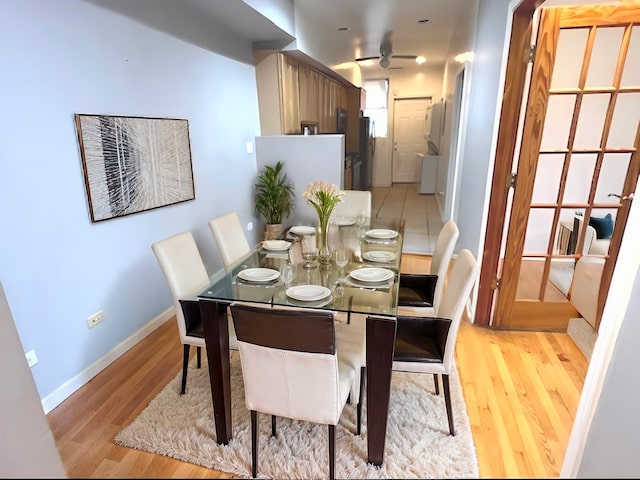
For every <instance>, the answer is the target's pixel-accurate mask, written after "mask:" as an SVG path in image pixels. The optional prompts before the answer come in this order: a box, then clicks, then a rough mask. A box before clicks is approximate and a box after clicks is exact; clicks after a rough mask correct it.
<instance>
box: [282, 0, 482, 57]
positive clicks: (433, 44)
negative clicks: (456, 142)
mask: <svg viewBox="0 0 640 480" xmlns="http://www.w3.org/2000/svg"><path fill="white" fill-rule="evenodd" d="M470 3H471V4H473V3H474V2H470V1H469V0H295V2H294V4H295V6H296V10H297V11H298V12H299V13H301V14H303V15H305V17H306V18H309V19H313V22H314V24H315V26H316V28H317V29H320V30H321V31H323V32H324V34H323V38H325V39H326V41H327V42H328V43H329V44H330V45H331V49H330V52H331V53H330V55H331V58H325V59H324V63H326V64H334V65H335V64H340V63H343V62H353V61H354V60H355V59H356V58H358V57H369V56H377V55H379V54H380V43H381V42H382V39H383V37H384V35H385V32H387V31H391V32H392V34H391V43H392V46H393V53H394V54H396V55H422V56H424V57H426V58H427V62H428V64H434V65H437V64H443V63H444V61H445V58H446V56H447V52H448V49H449V44H450V43H451V39H452V38H453V35H454V33H455V28H456V26H457V23H458V18H460V16H461V9H462V8H464V6H465V4H466V5H467V6H468V5H469V4H470ZM421 19H427V20H428V22H426V23H419V20H421ZM339 27H348V28H349V30H348V31H338V28H339ZM324 51H327V49H324ZM361 66H363V65H362V63H361ZM394 66H396V67H410V66H416V64H415V62H414V61H413V60H399V59H392V60H391V67H394ZM374 68H379V67H378V66H377V64H376V63H374Z"/></svg>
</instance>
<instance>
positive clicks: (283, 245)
mask: <svg viewBox="0 0 640 480" xmlns="http://www.w3.org/2000/svg"><path fill="white" fill-rule="evenodd" d="M290 246H291V242H287V241H286V240H265V241H264V242H262V248H264V249H265V250H275V251H282V250H288V249H289V247H290Z"/></svg>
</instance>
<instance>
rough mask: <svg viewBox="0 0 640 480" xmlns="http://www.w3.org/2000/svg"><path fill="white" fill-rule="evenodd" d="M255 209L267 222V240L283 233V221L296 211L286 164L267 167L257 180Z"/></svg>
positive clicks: (281, 163)
mask: <svg viewBox="0 0 640 480" xmlns="http://www.w3.org/2000/svg"><path fill="white" fill-rule="evenodd" d="M255 187H256V196H255V209H256V212H257V213H259V214H260V215H261V216H262V218H263V219H264V221H265V222H266V232H265V240H273V239H275V238H277V237H278V236H279V235H280V233H281V232H282V221H283V220H284V219H285V218H287V217H288V216H289V214H290V213H291V212H292V211H293V209H294V198H295V193H294V189H293V184H292V183H291V182H290V181H289V178H288V177H287V174H286V172H285V171H284V163H283V162H282V161H281V160H278V161H277V162H276V164H275V165H265V166H264V169H263V170H262V172H261V173H260V174H259V175H258V177H257V179H256V184H255Z"/></svg>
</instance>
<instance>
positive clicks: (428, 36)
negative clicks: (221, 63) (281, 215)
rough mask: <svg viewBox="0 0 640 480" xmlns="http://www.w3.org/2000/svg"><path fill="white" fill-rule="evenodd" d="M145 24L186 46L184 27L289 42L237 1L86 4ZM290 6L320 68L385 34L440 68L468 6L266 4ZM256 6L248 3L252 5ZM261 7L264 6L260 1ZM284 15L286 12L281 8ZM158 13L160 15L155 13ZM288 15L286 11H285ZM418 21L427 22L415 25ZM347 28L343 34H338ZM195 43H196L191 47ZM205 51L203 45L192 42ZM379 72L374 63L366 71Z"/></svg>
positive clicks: (370, 52)
mask: <svg viewBox="0 0 640 480" xmlns="http://www.w3.org/2000/svg"><path fill="white" fill-rule="evenodd" d="M86 1H88V2H90V3H94V4H98V5H101V6H102V7H104V8H108V9H111V10H114V11H117V12H118V13H120V14H123V15H125V16H129V17H131V18H133V19H135V20H137V21H140V22H142V23H145V24H147V25H149V26H152V27H153V28H156V29H158V30H160V31H164V32H165V33H168V34H171V35H174V36H176V37H178V38H182V39H186V40H189V39H190V38H191V37H195V34H194V33H193V32H192V31H190V30H191V29H190V27H189V25H190V24H193V23H194V20H196V21H197V23H198V24H200V25H198V29H199V31H200V32H201V31H202V23H204V22H206V21H209V22H210V23H211V30H210V31H211V32H212V33H213V32H216V31H218V32H219V30H220V28H225V29H228V30H230V31H233V32H235V33H236V34H237V35H239V36H240V37H243V38H246V39H248V40H249V41H251V42H254V43H261V44H265V43H268V42H271V43H272V45H275V46H278V48H282V47H284V45H286V44H288V43H290V42H291V41H292V39H293V38H292V36H291V35H290V34H289V32H286V31H284V30H283V29H281V28H279V27H278V26H276V25H275V24H274V23H273V22H271V21H269V20H268V19H267V18H265V17H264V16H262V15H261V14H260V13H258V12H257V11H256V10H255V9H253V8H252V7H251V6H249V5H248V3H251V2H246V3H245V1H243V0H86ZM270 1H271V3H275V4H276V5H277V4H278V3H280V4H281V5H282V6H284V7H287V6H289V7H291V5H293V6H294V7H295V9H296V17H299V16H301V15H302V16H304V17H306V19H307V22H310V23H311V24H312V25H313V29H314V30H315V34H316V36H317V38H321V39H322V42H323V45H322V47H323V48H322V52H323V55H324V58H322V59H321V61H322V63H324V64H325V65H329V66H331V65H337V64H340V63H345V62H353V61H354V59H355V58H357V57H364V56H375V55H378V54H379V53H380V43H381V41H382V39H383V37H384V34H385V32H387V31H391V32H392V34H391V42H392V47H393V53H394V54H397V55H423V56H425V57H426V58H427V62H428V64H441V63H443V62H444V60H445V58H446V55H447V50H448V47H449V43H450V41H451V38H452V36H453V34H454V31H455V27H456V24H457V21H456V20H457V18H458V17H459V15H460V12H461V9H462V8H464V6H465V4H467V6H468V4H469V3H473V2H470V1H469V0H270ZM256 2H257V0H253V4H254V5H255V4H256ZM263 3H265V4H266V3H269V2H267V1H264V2H263ZM285 9H286V8H285ZM159 10H164V15H163V14H162V13H161V12H160V11H159ZM291 10H292V9H291ZM420 19H428V20H429V21H428V22H426V23H419V22H418V20H420ZM339 27H348V28H349V30H347V31H338V28H339ZM194 43H196V42H194ZM197 43H198V44H200V45H201V46H204V47H205V48H206V42H204V41H202V38H198V42H197ZM410 66H416V64H415V62H414V61H413V60H401V59H392V61H391V67H392V68H393V67H396V68H397V67H410ZM369 68H380V67H378V66H377V64H376V63H375V62H374V63H373V66H372V67H369Z"/></svg>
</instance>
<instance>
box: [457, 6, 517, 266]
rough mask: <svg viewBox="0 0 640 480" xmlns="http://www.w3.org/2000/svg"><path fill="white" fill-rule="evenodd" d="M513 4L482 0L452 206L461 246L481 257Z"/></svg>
mask: <svg viewBox="0 0 640 480" xmlns="http://www.w3.org/2000/svg"><path fill="white" fill-rule="evenodd" d="M508 4H509V0H480V2H479V5H478V25H477V32H476V40H475V47H474V49H473V50H474V52H475V57H474V60H473V65H472V67H471V72H470V75H469V77H470V78H469V80H470V82H471V83H470V89H469V100H468V101H469V103H468V110H467V112H466V113H467V115H466V120H467V123H466V129H465V136H464V144H463V145H462V150H461V154H462V157H461V161H460V165H459V172H460V174H459V177H458V178H457V180H458V181H459V188H457V191H456V192H455V194H456V197H455V199H454V205H455V204H457V207H454V209H453V212H454V220H456V222H457V223H458V225H460V237H459V238H458V243H457V244H456V251H460V250H462V249H463V248H467V249H469V250H471V251H472V252H474V255H475V256H476V258H481V251H482V245H481V242H482V238H481V237H482V232H483V228H484V224H485V222H486V219H485V218H484V216H485V209H486V207H485V195H486V193H487V181H488V180H490V172H491V171H492V169H493V156H494V154H495V145H496V139H497V134H496V128H497V121H496V109H497V103H498V98H499V96H501V95H502V84H501V81H500V74H501V70H502V63H503V49H504V43H505V35H506V26H507V23H508V18H509V17H510V16H511V12H510V11H509V10H508V8H507V7H508ZM455 212H457V215H456V214H455Z"/></svg>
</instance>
